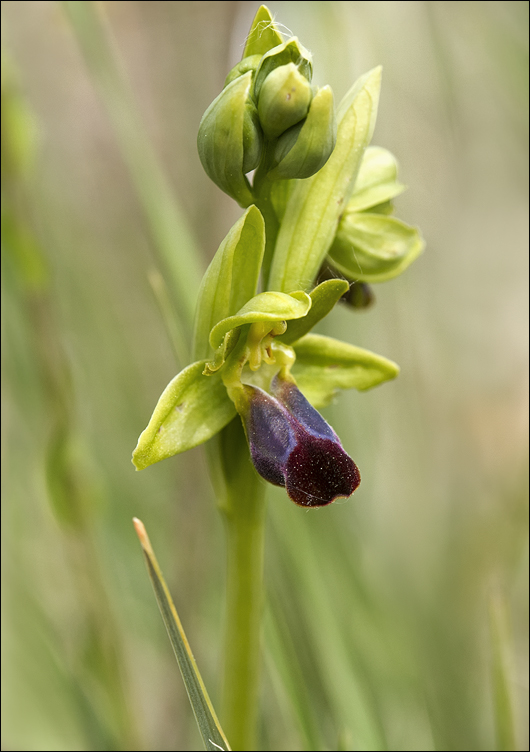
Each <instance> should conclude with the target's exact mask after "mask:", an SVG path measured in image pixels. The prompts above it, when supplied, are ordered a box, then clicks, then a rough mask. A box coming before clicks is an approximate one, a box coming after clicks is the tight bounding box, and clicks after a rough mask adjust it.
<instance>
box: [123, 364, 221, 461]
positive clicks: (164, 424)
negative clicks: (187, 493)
mask: <svg viewBox="0 0 530 752" xmlns="http://www.w3.org/2000/svg"><path fill="white" fill-rule="evenodd" d="M205 363H206V361H204V360H200V361H198V362H197V363H192V364H191V365H190V366H188V367H187V368H185V369H184V370H183V371H181V372H180V373H179V374H178V375H177V376H175V378H174V379H173V381H171V382H170V383H169V384H168V385H167V387H166V388H165V389H164V391H163V393H162V396H161V397H160V399H159V400H158V404H157V406H156V407H155V411H154V413H153V415H152V417H151V420H150V421H149V425H148V426H147V428H146V429H145V431H144V432H143V433H142V435H141V436H140V438H139V439H138V445H137V447H136V449H135V450H134V452H133V463H134V465H135V467H136V469H137V470H143V469H144V468H145V467H148V466H149V465H153V464H154V463H155V462H159V461H160V460H163V459H166V457H172V456H173V455H174V454H179V453H180V452H185V451H186V450H188V449H192V447H195V446H198V445H199V444H202V443H203V442H205V441H207V440H208V439H209V438H211V437H212V436H213V435H214V434H216V433H217V432H218V431H220V430H221V429H222V428H224V426H226V425H227V423H229V422H230V421H231V420H232V418H233V417H234V415H235V414H236V411H235V408H234V405H233V403H232V402H231V401H230V399H229V398H228V395H227V393H226V389H225V386H224V384H223V382H222V381H221V377H220V376H219V375H218V374H214V375H213V376H203V373H202V372H203V370H204V366H205Z"/></svg>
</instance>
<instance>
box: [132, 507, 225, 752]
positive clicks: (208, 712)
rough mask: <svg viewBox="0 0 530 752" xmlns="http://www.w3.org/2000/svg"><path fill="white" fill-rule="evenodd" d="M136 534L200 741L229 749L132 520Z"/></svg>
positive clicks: (141, 531) (139, 525)
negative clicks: (200, 737) (201, 739)
mask: <svg viewBox="0 0 530 752" xmlns="http://www.w3.org/2000/svg"><path fill="white" fill-rule="evenodd" d="M133 522H134V527H135V529H136V534H137V535H138V538H139V539H140V543H141V545H142V549H143V552H144V556H145V560H146V563H147V570H148V572H149V577H150V578H151V582H152V584H153V589H154V591H155V596H156V600H157V602H158V607H159V608H160V613H161V614H162V618H163V620H164V624H165V625H166V629H167V633H168V635H169V640H170V642H171V645H172V646H173V650H174V651H175V656H176V658H177V663H178V664H179V668H180V672H181V674H182V678H183V679H184V685H185V687H186V691H187V693H188V697H189V698H190V703H191V707H192V708H193V712H194V714H195V719H196V721H197V725H198V727H199V731H200V732H201V736H202V738H203V741H204V746H205V749H208V750H229V749H230V746H229V744H228V741H227V740H226V737H225V735H224V733H223V730H222V728H221V726H220V724H219V721H218V720H217V716H216V714H215V710H214V709H213V706H212V703H211V701H210V698H209V697H208V692H207V691H206V687H205V686H204V683H203V680H202V678H201V675H200V673H199V669H198V668H197V664H196V663H195V658H194V657H193V654H192V652H191V649H190V646H189V643H188V640H187V639H186V635H185V634H184V630H183V629H182V624H181V623H180V619H179V617H178V614H177V611H176V609H175V606H174V604H173V601H172V600H171V595H170V593H169V590H168V588H167V585H166V583H165V580H164V577H163V575H162V572H161V571H160V567H159V566H158V562H157V560H156V557H155V554H154V552H153V549H152V547H151V542H150V540H149V538H148V536H147V532H146V530H145V527H144V524H143V522H141V521H140V520H139V519H137V518H136V517H135V518H134V520H133Z"/></svg>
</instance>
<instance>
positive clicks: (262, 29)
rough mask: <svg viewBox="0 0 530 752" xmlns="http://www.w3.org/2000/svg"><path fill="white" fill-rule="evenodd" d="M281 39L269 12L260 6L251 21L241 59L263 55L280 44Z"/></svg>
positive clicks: (263, 6)
mask: <svg viewBox="0 0 530 752" xmlns="http://www.w3.org/2000/svg"><path fill="white" fill-rule="evenodd" d="M282 41H283V40H282V38H281V36H280V33H279V31H278V29H277V28H276V26H275V24H274V20H273V18H272V16H271V12H270V10H269V9H268V8H267V6H266V5H262V6H261V7H260V8H259V10H258V12H257V13H256V15H255V16H254V20H253V21H252V26H251V27H250V31H249V33H248V36H247V43H246V45H245V50H244V52H243V59H244V58H246V57H248V56H249V55H264V54H265V53H266V52H268V51H269V50H271V49H272V48H273V47H277V46H278V45H279V44H281V43H282Z"/></svg>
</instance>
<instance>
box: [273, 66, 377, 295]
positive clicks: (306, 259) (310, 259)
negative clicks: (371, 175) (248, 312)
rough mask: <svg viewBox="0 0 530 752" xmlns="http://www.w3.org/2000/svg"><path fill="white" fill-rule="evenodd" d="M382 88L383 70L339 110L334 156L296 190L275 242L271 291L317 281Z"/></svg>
mask: <svg viewBox="0 0 530 752" xmlns="http://www.w3.org/2000/svg"><path fill="white" fill-rule="evenodd" d="M380 86H381V68H374V70H372V71H370V72H369V73H367V74H366V75H364V76H362V77H361V78H360V79H359V80H358V81H357V83H356V84H355V85H354V86H353V88H352V89H351V90H350V92H349V93H348V94H347V95H346V97H345V99H344V100H343V102H342V103H341V106H340V108H339V114H338V131H337V143H336V145H335V149H334V150H333V153H332V155H331V157H330V158H329V159H328V161H327V162H326V164H325V165H324V167H323V168H322V169H321V170H319V172H317V174H316V175H313V177H311V178H308V179H307V180H303V181H300V182H299V183H297V185H296V187H295V189H294V190H293V194H292V196H291V198H290V200H289V203H288V205H287V208H286V210H285V214H284V217H283V221H282V224H281V228H280V232H279V234H278V239H277V242H276V248H275V251H274V258H273V262H272V268H271V275H270V280H269V284H268V287H269V289H273V290H282V291H286V290H295V289H308V288H310V287H311V285H312V284H313V280H314V279H315V277H316V275H317V273H318V270H319V269H320V266H321V265H322V262H323V260H324V258H325V256H326V253H327V252H328V250H329V248H330V246H331V243H332V242H333V238H334V237H335V233H336V232H337V226H338V224H339V219H340V216H341V214H342V212H343V211H344V209H345V208H346V205H347V202H348V200H349V198H350V195H351V193H352V191H353V187H354V183H355V178H356V176H357V172H358V170H359V165H360V163H361V159H362V156H363V153H364V150H365V148H366V146H367V145H368V143H369V142H370V139H371V137H372V132H373V129H374V125H375V118H376V114H377V105H378V101H379V89H380Z"/></svg>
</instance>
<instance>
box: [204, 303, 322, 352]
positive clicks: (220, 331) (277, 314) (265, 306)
mask: <svg viewBox="0 0 530 752" xmlns="http://www.w3.org/2000/svg"><path fill="white" fill-rule="evenodd" d="M310 308H311V298H310V297H309V295H307V294H306V293H305V292H293V293H291V294H290V295H286V294H285V293H282V292H262V293H260V294H259V295H256V296H255V297H254V298H252V300H249V301H248V303H247V304H246V305H244V306H243V308H241V310H240V311H238V313H237V314H236V315H235V316H229V317H228V318H226V319H223V321H220V322H219V323H218V324H217V325H216V326H214V328H213V329H212V331H211V334H210V344H211V346H212V347H213V348H214V349H217V348H218V347H219V346H220V345H221V344H222V342H223V339H224V336H225V334H228V332H229V331H231V330H232V329H235V328H236V327H238V326H243V325H244V324H254V323H256V322H258V321H270V322H271V323H274V322H275V321H288V320H290V319H299V318H301V317H302V316H305V315H306V313H307V312H308V311H309V309H310Z"/></svg>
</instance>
